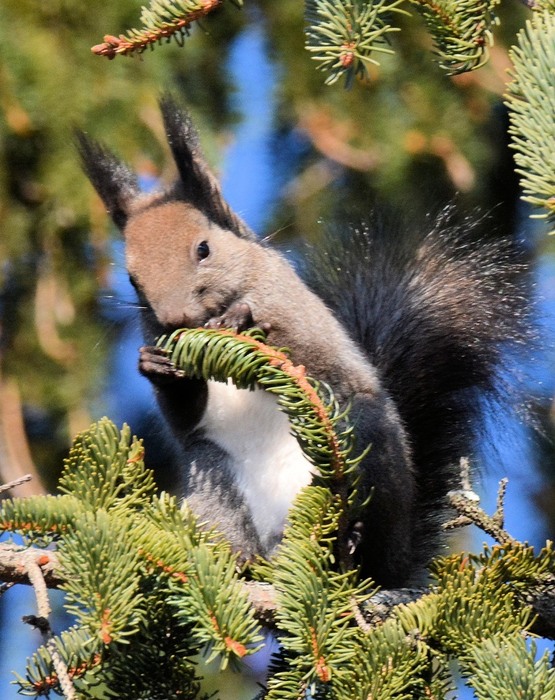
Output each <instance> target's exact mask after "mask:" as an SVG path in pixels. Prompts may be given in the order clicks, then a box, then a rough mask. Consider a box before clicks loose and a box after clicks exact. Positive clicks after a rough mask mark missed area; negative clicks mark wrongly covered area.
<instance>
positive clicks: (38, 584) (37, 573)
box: [21, 548, 77, 700]
mask: <svg viewBox="0 0 555 700" xmlns="http://www.w3.org/2000/svg"><path fill="white" fill-rule="evenodd" d="M21 557H22V559H23V567H24V570H25V572H26V574H27V577H28V579H29V582H30V583H31V585H32V586H33V589H34V591H35V596H36V599H37V616H34V615H27V616H25V617H24V618H23V621H24V622H26V623H28V624H30V625H32V626H33V627H36V628H37V629H38V630H40V632H41V634H42V637H43V642H44V645H45V647H46V648H47V649H48V651H49V653H50V658H51V659H52V665H53V666H54V670H55V671H56V676H57V679H58V683H59V686H60V689H61V690H62V692H63V694H64V697H65V698H66V700H76V699H77V695H76V693H75V688H74V686H73V683H72V682H71V678H70V675H69V670H68V667H67V665H66V663H65V662H64V660H63V659H62V657H61V656H60V653H59V651H58V648H57V647H56V642H55V640H54V635H53V634H52V628H51V626H50V620H49V617H50V614H51V612H52V608H51V606H50V600H49V598H48V591H47V585H46V580H45V576H44V573H43V570H42V566H41V562H42V560H43V559H44V557H45V555H44V553H43V552H41V550H40V549H38V550H37V549H32V548H29V549H26V550H23V552H22V553H21Z"/></svg>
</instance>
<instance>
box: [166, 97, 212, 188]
mask: <svg viewBox="0 0 555 700" xmlns="http://www.w3.org/2000/svg"><path fill="white" fill-rule="evenodd" d="M160 111H161V112H162V119H163V120H164V128H165V130H166V138H167V139H168V144H169V146H170V148H171V151H172V154H173V158H174V160H175V164H176V165H177V169H178V170H179V175H180V178H181V182H182V184H183V187H184V189H185V194H186V195H187V197H190V198H191V199H192V200H193V201H199V202H200V201H202V199H203V198H210V195H211V188H210V181H211V179H212V178H213V176H212V174H211V173H210V171H209V170H208V166H207V165H206V164H205V162H204V158H203V156H202V152H201V150H200V146H199V138H198V134H197V131H196V129H195V127H194V126H193V122H192V121H191V117H190V116H189V114H188V113H187V112H186V111H185V110H184V109H181V108H180V107H179V106H178V105H177V103H176V102H175V100H174V99H173V97H172V96H171V95H169V94H168V93H166V94H164V95H163V96H162V98H161V99H160Z"/></svg>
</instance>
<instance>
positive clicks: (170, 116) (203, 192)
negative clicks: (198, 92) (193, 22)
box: [160, 93, 256, 239]
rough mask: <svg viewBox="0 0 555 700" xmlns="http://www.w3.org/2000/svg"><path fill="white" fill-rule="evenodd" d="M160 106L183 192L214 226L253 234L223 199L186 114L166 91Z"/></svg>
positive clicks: (251, 236)
mask: <svg viewBox="0 0 555 700" xmlns="http://www.w3.org/2000/svg"><path fill="white" fill-rule="evenodd" d="M160 110H161V112H162V118H163V120H164V127H165V130H166V137H167V139H168V144H169V145H170V148H171V150H172V153H173V157H174V160H175V164H176V165H177V169H178V171H179V176H180V179H181V184H182V187H183V192H184V196H185V197H186V198H187V200H188V201H190V202H191V204H193V205H194V206H196V207H198V208H199V209H200V210H201V211H202V212H204V214H206V216H208V218H210V219H212V221H214V222H215V223H216V224H218V226H221V227H222V228H226V229H229V230H230V231H233V233H235V234H236V235H237V236H240V237H242V238H253V239H254V238H256V237H255V235H254V233H253V232H252V231H251V230H250V229H249V227H248V226H247V225H246V224H245V222H244V221H243V220H242V219H241V218H240V217H238V216H237V214H235V213H234V212H233V211H232V210H231V208H230V207H229V205H228V203H227V202H226V201H225V199H224V197H223V194H222V191H221V189H220V184H219V182H218V180H217V179H216V177H215V176H214V174H213V173H212V171H211V170H210V168H209V167H208V165H207V164H206V162H205V160H204V157H203V155H202V151H201V148H200V145H199V138H198V134H197V131H196V129H195V127H194V126H193V123H192V121H191V117H190V116H189V114H188V113H187V112H186V111H185V110H183V109H181V108H180V107H179V106H178V105H177V103H176V101H175V100H174V99H173V97H172V96H171V95H169V94H167V93H166V94H165V95H163V97H162V98H161V99H160Z"/></svg>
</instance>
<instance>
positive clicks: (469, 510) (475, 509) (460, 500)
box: [444, 460, 517, 546]
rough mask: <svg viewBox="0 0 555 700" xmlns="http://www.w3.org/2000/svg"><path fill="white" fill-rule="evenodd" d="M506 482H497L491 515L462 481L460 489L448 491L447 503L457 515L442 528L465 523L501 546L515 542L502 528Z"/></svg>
mask: <svg viewBox="0 0 555 700" xmlns="http://www.w3.org/2000/svg"><path fill="white" fill-rule="evenodd" d="M461 462H462V460H461ZM463 482H464V479H463ZM507 484H508V479H501V481H500V482H499V489H498V491H497V507H496V510H495V513H494V514H493V515H488V514H487V513H486V512H485V511H484V510H483V509H482V508H480V506H479V505H478V503H479V500H480V499H479V498H478V496H477V495H476V494H475V493H474V491H472V489H470V488H467V487H465V485H464V483H463V488H462V489H460V490H457V491H450V492H449V493H448V494H447V497H448V500H449V503H450V505H451V506H452V507H453V508H454V509H455V510H456V511H457V513H458V514H459V517H458V518H455V519H454V520H451V521H449V522H448V523H445V525H444V529H445V530H452V529H454V528H458V527H463V526H466V525H477V526H478V527H479V528H480V530H483V531H484V532H485V533H486V534H487V535H490V536H491V537H493V539H494V540H496V541H497V542H499V544H501V545H503V546H506V545H510V544H517V541H516V540H515V539H514V538H513V537H511V535H509V533H508V532H507V531H506V530H505V529H504V528H503V525H504V522H505V493H506V491H507ZM468 486H469V484H468Z"/></svg>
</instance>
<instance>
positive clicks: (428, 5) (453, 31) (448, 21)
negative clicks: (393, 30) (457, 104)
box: [409, 0, 500, 75]
mask: <svg viewBox="0 0 555 700" xmlns="http://www.w3.org/2000/svg"><path fill="white" fill-rule="evenodd" d="M409 1H410V2H411V4H412V5H415V7H416V9H417V10H418V12H419V13H420V14H421V15H422V17H423V19H424V21H425V22H426V25H427V26H428V29H429V30H430V33H431V34H432V36H433V38H434V43H435V46H436V54H437V57H438V59H439V65H440V66H441V67H442V68H445V70H447V72H448V73H449V74H450V75H456V74H458V73H464V72H466V71H470V70H475V69H476V68H479V67H480V66H482V65H483V64H484V63H485V62H486V61H487V60H488V56H489V47H490V46H491V44H492V43H493V35H492V28H493V26H494V25H496V24H497V23H498V19H497V16H496V15H495V8H496V7H497V5H499V2H500V0H486V2H476V0H462V1H461V0H409Z"/></svg>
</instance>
